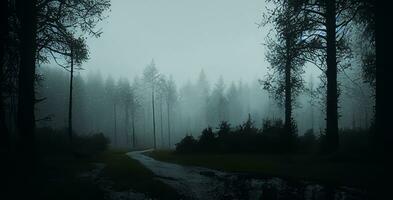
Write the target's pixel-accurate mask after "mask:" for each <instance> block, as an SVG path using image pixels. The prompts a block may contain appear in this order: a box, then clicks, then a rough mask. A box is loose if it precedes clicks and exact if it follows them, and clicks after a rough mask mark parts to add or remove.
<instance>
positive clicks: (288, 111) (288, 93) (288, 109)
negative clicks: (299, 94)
mask: <svg viewBox="0 0 393 200" xmlns="http://www.w3.org/2000/svg"><path fill="white" fill-rule="evenodd" d="M290 49H291V48H290V38H289V37H287V38H286V50H287V52H286V54H287V55H286V56H287V60H286V63H285V129H286V132H287V134H288V135H287V136H288V138H287V139H289V137H290V135H291V134H292V133H293V130H292V85H291V58H290V54H291V52H289V51H290Z"/></svg>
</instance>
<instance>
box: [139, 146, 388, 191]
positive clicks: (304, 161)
mask: <svg viewBox="0 0 393 200" xmlns="http://www.w3.org/2000/svg"><path fill="white" fill-rule="evenodd" d="M147 154H148V155H149V156H151V157H153V158H155V159H157V160H161V161H167V162H173V163H178V164H184V165H195V166H202V167H208V168H212V169H218V170H224V171H229V172H247V173H252V174H254V175H255V176H261V177H272V176H275V177H281V178H286V179H293V180H309V181H316V182H319V183H324V184H332V185H346V186H353V187H359V188H366V189H368V188H372V187H374V186H375V185H376V184H380V180H381V179H380V178H381V177H383V176H384V174H385V172H386V171H387V170H388V166H385V165H384V164H381V163H374V162H364V161H362V162H360V161H350V160H348V159H336V158H334V157H326V156H325V157H322V156H311V155H265V154H176V153H173V152H171V151H154V152H149V153H147Z"/></svg>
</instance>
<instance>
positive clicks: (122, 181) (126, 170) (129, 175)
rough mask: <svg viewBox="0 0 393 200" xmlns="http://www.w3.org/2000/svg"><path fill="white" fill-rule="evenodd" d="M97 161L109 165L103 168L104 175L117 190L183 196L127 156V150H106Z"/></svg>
mask: <svg viewBox="0 0 393 200" xmlns="http://www.w3.org/2000/svg"><path fill="white" fill-rule="evenodd" d="M97 161H98V162H102V163H105V164H106V165H107V166H106V167H105V168H104V170H103V176H104V177H107V178H108V179H109V180H111V181H113V182H114V185H113V187H114V188H113V189H115V190H118V191H124V190H128V189H132V190H134V191H137V192H140V193H145V194H148V196H150V197H154V198H159V199H180V198H181V197H180V196H179V195H178V193H177V192H176V191H175V190H174V189H173V188H171V187H170V186H168V185H166V184H164V183H162V182H161V181H159V180H157V179H155V178H156V177H155V175H154V174H153V173H152V172H151V171H149V170H148V169H146V168H145V167H144V166H143V165H142V164H140V163H139V162H138V161H136V160H134V159H131V158H130V157H129V156H127V155H126V152H125V151H121V150H112V151H106V152H104V153H102V154H101V155H100V156H99V157H98V159H97Z"/></svg>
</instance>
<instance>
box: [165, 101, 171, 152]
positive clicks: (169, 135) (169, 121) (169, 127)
mask: <svg viewBox="0 0 393 200" xmlns="http://www.w3.org/2000/svg"><path fill="white" fill-rule="evenodd" d="M166 108H167V115H168V116H167V118H168V119H167V122H168V147H169V148H171V120H170V113H169V111H170V106H169V102H168V103H167V104H166Z"/></svg>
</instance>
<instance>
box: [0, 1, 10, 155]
mask: <svg viewBox="0 0 393 200" xmlns="http://www.w3.org/2000/svg"><path fill="white" fill-rule="evenodd" d="M0 9H1V10H0V18H1V19H0V20H1V21H0V87H1V90H0V130H2V131H1V132H2V133H1V136H0V140H1V143H0V145H1V147H0V148H1V150H2V151H1V152H3V150H4V151H8V150H9V132H8V128H7V125H6V121H5V107H4V106H5V105H4V96H5V95H4V94H3V91H4V90H3V87H4V86H5V84H6V83H5V81H6V78H5V77H4V76H5V74H4V70H5V67H4V65H5V53H6V47H7V44H6V43H7V41H8V15H9V13H8V1H1V2H0ZM5 156H7V155H5Z"/></svg>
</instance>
